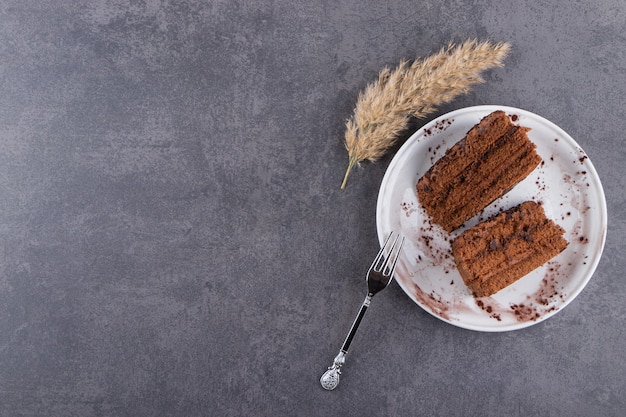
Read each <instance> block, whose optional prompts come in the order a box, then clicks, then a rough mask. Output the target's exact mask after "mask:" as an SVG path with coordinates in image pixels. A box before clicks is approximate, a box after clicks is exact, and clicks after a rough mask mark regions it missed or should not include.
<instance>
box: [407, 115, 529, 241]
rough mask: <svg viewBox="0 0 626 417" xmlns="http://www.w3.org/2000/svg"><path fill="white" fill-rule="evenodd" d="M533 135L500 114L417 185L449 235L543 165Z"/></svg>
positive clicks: (478, 127)
mask: <svg viewBox="0 0 626 417" xmlns="http://www.w3.org/2000/svg"><path fill="white" fill-rule="evenodd" d="M529 130H530V129H529V128H526V127H522V126H517V125H514V124H513V123H511V120H510V118H509V116H507V115H506V113H504V112H503V111H501V110H498V111H495V112H493V113H491V114H489V115H487V116H485V117H484V118H483V119H482V120H481V121H480V123H478V124H477V125H475V126H473V127H472V128H471V129H470V130H469V131H468V132H467V134H466V135H465V137H464V138H463V139H461V140H460V141H459V142H457V143H456V144H455V145H454V146H452V147H451V148H450V149H448V150H447V151H446V153H445V154H444V156H443V157H441V159H439V160H438V161H437V162H436V163H435V164H434V165H433V166H432V167H431V168H430V169H429V170H428V171H427V172H426V174H424V175H423V176H422V177H421V178H420V179H419V181H418V182H417V185H416V188H417V195H418V198H419V201H420V203H421V204H422V206H423V207H424V208H425V210H426V212H427V213H428V215H429V216H430V218H431V220H432V221H433V222H434V223H437V224H439V225H441V226H442V227H443V228H444V229H445V230H446V231H448V232H451V231H453V230H455V229H457V228H459V227H460V226H461V225H462V224H463V223H464V222H466V221H467V220H469V219H471V218H472V217H474V216H475V215H476V214H478V213H480V212H481V211H482V210H483V209H484V208H485V207H487V206H488V205H489V204H491V203H492V202H493V201H494V200H495V199H497V198H498V197H500V196H502V195H503V194H504V193H506V192H507V191H508V190H509V189H511V188H512V187H513V186H514V185H515V184H517V183H518V182H519V181H521V180H523V179H524V178H525V177H526V176H528V174H530V172H531V171H532V170H533V169H535V167H536V166H537V165H538V164H539V162H541V157H540V156H539V155H538V154H537V152H536V151H535V145H534V144H533V143H532V142H531V141H530V139H528V135H527V134H526V132H528V131H529Z"/></svg>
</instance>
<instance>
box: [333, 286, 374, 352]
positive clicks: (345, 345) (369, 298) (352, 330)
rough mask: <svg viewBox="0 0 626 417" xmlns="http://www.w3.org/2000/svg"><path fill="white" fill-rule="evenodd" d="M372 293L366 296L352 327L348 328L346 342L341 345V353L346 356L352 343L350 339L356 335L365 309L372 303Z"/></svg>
mask: <svg viewBox="0 0 626 417" xmlns="http://www.w3.org/2000/svg"><path fill="white" fill-rule="evenodd" d="M372 296H373V294H372V293H369V294H367V297H365V300H364V301H363V304H361V309H360V310H359V314H357V316H356V318H355V319H354V322H353V323H352V327H350V332H349V333H348V336H346V340H344V342H343V345H342V346H341V351H342V352H343V353H344V354H346V353H348V348H349V347H350V343H352V339H353V338H354V335H355V334H356V331H357V329H358V328H359V324H361V320H363V316H365V312H366V311H367V308H368V307H369V306H370V302H371V301H372Z"/></svg>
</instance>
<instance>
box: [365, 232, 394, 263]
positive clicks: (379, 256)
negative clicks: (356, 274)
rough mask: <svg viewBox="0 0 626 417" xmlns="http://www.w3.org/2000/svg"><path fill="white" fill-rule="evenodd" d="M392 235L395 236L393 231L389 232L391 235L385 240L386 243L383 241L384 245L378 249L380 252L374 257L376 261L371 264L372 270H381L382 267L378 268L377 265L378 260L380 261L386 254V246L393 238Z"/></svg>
mask: <svg viewBox="0 0 626 417" xmlns="http://www.w3.org/2000/svg"><path fill="white" fill-rule="evenodd" d="M392 236H393V231H392V232H391V233H389V236H387V239H386V240H385V243H383V246H382V247H381V248H380V250H379V251H378V254H376V257H375V258H374V262H372V266H370V271H371V270H374V271H380V269H376V267H377V265H378V262H379V261H380V259H381V258H382V257H383V255H384V254H385V248H386V247H387V244H388V243H389V241H390V240H391V237H392Z"/></svg>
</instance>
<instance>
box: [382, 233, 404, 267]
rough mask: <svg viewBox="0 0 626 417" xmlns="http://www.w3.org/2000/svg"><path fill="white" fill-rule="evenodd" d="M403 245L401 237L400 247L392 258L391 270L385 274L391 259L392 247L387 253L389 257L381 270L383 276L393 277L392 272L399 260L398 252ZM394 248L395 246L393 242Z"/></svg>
mask: <svg viewBox="0 0 626 417" xmlns="http://www.w3.org/2000/svg"><path fill="white" fill-rule="evenodd" d="M398 237H399V236H398ZM396 240H397V239H396ZM403 245H404V236H402V240H401V241H400V245H398V250H397V251H396V254H395V256H394V257H393V263H392V264H391V268H389V272H388V273H385V268H386V267H388V266H389V260H390V259H391V252H392V251H393V247H392V248H391V250H390V251H389V256H388V257H387V262H386V264H385V268H383V275H388V276H391V275H393V273H394V271H395V270H396V265H397V264H398V259H400V251H401V250H402V246H403ZM394 246H395V242H394Z"/></svg>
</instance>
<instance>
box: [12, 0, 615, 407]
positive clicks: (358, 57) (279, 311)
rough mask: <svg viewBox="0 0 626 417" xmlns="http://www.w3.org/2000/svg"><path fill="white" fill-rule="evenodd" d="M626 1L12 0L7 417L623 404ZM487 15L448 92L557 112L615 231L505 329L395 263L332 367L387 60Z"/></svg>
mask: <svg viewBox="0 0 626 417" xmlns="http://www.w3.org/2000/svg"><path fill="white" fill-rule="evenodd" d="M625 26H626V8H625V7H624V3H623V2H622V1H621V0H605V1H597V0H579V1H576V2H570V1H565V0H554V1H550V2H535V1H530V0H522V1H504V2H502V1H492V0H482V1H480V0H478V1H450V0H446V1H430V0H429V1H424V2H411V1H388V2H378V1H371V0H370V1H362V0H351V1H338V2H335V1H330V0H323V1H317V0H314V1H295V2H294V1H286V0H279V1H268V2H263V1H239V0H237V1H226V0H223V1H187V2H183V1H173V0H172V1H168V0H160V1H159V0H147V1H131V2H124V1H121V0H94V1H75V0H57V1H49V0H36V1H32V0H0V149H1V152H0V193H1V198H0V244H1V252H0V415H1V416H11V417H13V416H15V417H17V416H201V415H211V416H248V415H259V416H270V415H275V416H316V415H320V416H321V415H340V416H360V415H371V416H375V415H381V416H382V415H394V416H395V415H397V416H406V415H425V416H477V415H484V416H513V415H515V416H522V415H523V416H623V415H624V410H625V409H626V403H625V399H624V398H625V397H624V394H625V393H626V383H625V377H624V375H625V374H626V366H625V354H624V340H625V326H624V323H625V320H626V310H625V308H624V302H623V300H624V299H625V298H626V289H625V286H624V271H625V270H626V261H625V259H624V251H625V249H626V248H625V244H624V234H625V233H626V209H625V207H626V202H625V196H626V193H625V192H624V188H625V187H626V184H625V180H624V177H625V175H624V174H625V169H624V161H625V160H626V151H625V147H624V146H623V144H624V133H623V132H624V131H626V121H625V118H624V104H623V103H624V97H625V96H626V82H625V81H626V38H625V37H624V27H625ZM473 37H476V38H479V39H487V38H490V39H493V40H496V41H509V42H511V43H512V44H513V50H512V54H511V56H510V57H509V58H508V59H507V61H506V66H505V67H504V68H501V69H496V70H493V71H489V72H487V73H486V74H485V77H486V80H487V82H486V83H485V84H482V85H480V86H477V87H476V88H474V89H473V90H472V91H471V92H470V93H469V94H468V95H466V96H463V97H461V98H459V99H457V100H455V101H454V102H452V103H450V104H449V105H447V106H445V107H444V108H442V109H440V111H439V112H438V113H436V114H433V117H434V116H436V115H437V114H441V113H444V112H446V111H449V110H453V109H457V108H461V107H465V106H470V105H477V104H502V105H509V106H515V107H521V108H524V109H527V110H530V111H533V112H535V113H538V114H540V115H542V116H544V117H546V118H548V119H550V120H552V121H554V122H555V123H557V124H558V125H559V126H561V127H563V128H564V129H565V130H566V131H568V132H569V133H570V134H571V135H572V136H573V137H574V138H575V139H576V140H577V141H578V142H579V144H580V145H581V146H582V147H583V148H584V149H585V150H586V152H587V153H588V155H589V156H590V158H591V160H592V161H593V162H594V164H595V166H596V168H597V170H598V172H599V175H600V177H601V179H602V181H603V184H604V188H605V192H606V197H607V204H608V212H609V232H608V236H607V241H606V247H605V252H604V256H603V258H602V260H601V262H600V265H599V267H598V269H597V272H596V274H595V275H594V277H593V278H592V280H591V281H590V283H589V284H588V286H587V287H586V288H585V290H584V291H583V292H582V293H581V294H580V295H579V297H578V298H577V299H576V300H575V301H574V302H573V303H572V304H570V305H569V306H568V307H567V308H565V309H564V310H563V311H561V312H559V314H557V315H556V316H554V317H552V318H550V319H549V320H547V321H545V322H542V323H540V324H537V325H535V326H532V327H530V328H527V329H525V330H520V331H515V332H508V333H500V334H487V333H479V332H474V331H468V330H463V329H460V328H457V327H454V326H451V325H449V324H446V323H444V322H442V321H440V320H437V319H435V318H433V317H432V316H430V315H429V314H427V313H426V312H424V311H422V310H421V309H420V308H419V307H418V306H417V305H415V304H414V303H413V302H412V301H411V300H410V299H409V298H408V297H407V296H406V295H405V294H404V293H403V292H402V290H401V289H400V288H399V287H398V286H397V285H396V284H395V283H393V284H392V285H391V286H390V288H389V289H388V290H386V291H385V292H383V293H381V294H380V295H379V296H377V298H376V299H375V302H374V303H373V304H372V308H371V309H370V312H369V313H368V315H367V317H366V318H365V321H364V323H363V325H362V328H361V330H360V332H359V334H358V335H357V337H356V339H355V342H354V344H353V347H352V349H351V352H350V355H349V357H348V363H347V364H346V367H345V368H346V369H345V372H344V379H343V380H342V383H341V385H340V387H339V389H337V390H336V391H333V392H325V391H323V390H322V389H321V388H320V386H319V383H318V378H319V376H320V374H321V372H323V370H324V369H325V368H326V367H327V366H328V365H329V364H330V361H331V360H332V357H333V356H334V355H335V354H336V352H337V349H338V348H339V345H340V343H341V341H342V339H343V337H344V335H345V332H346V331H347V329H348V327H349V325H350V323H351V321H352V319H353V316H354V314H355V313H356V310H357V308H358V305H359V303H360V302H361V301H362V298H363V296H364V291H365V288H364V285H363V274H364V268H366V266H367V263H368V262H369V260H370V259H371V257H372V255H373V254H374V253H375V252H376V251H377V238H376V230H375V203H376V197H377V192H378V187H379V184H380V181H381V179H382V177H383V174H384V172H385V169H386V167H387V165H388V163H389V161H390V160H391V155H389V156H388V157H386V158H384V159H383V160H382V161H380V162H379V163H377V164H364V165H363V169H359V170H357V171H356V172H355V173H354V174H353V175H352V177H351V178H350V182H349V185H348V187H347V189H345V190H343V191H342V190H340V189H339V184H340V182H341V179H342V176H343V172H344V169H345V165H346V162H347V157H346V153H345V150H344V148H343V144H342V137H343V122H344V120H345V119H346V118H347V117H348V116H349V115H350V114H351V112H352V109H353V106H354V103H355V99H356V97H357V94H358V92H359V91H360V90H361V89H362V88H363V87H364V86H365V85H366V84H367V83H368V82H370V81H371V80H372V79H373V78H374V77H375V76H376V73H377V72H378V71H379V70H380V69H381V68H382V67H384V66H385V65H394V64H396V63H397V62H398V61H399V60H400V59H401V58H405V57H406V58H411V57H414V56H423V55H426V54H429V53H431V52H433V51H436V50H437V49H439V48H440V47H441V46H443V45H445V44H446V43H448V42H449V41H462V40H464V39H466V38H473ZM424 122H426V121H425V120H424V121H422V122H421V123H424Z"/></svg>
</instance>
